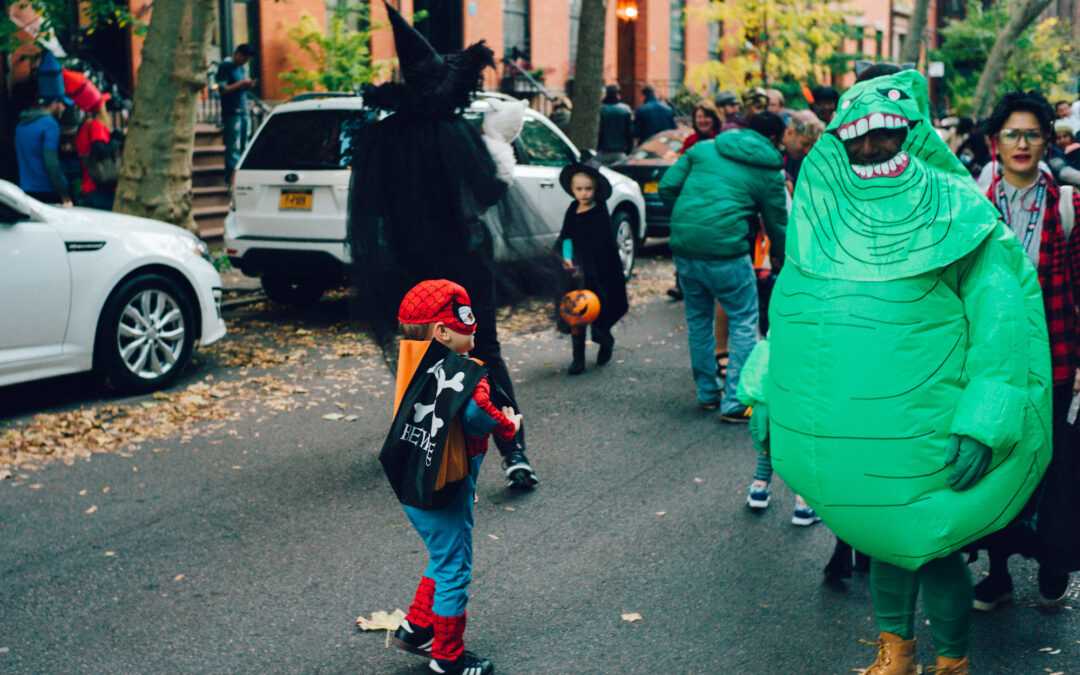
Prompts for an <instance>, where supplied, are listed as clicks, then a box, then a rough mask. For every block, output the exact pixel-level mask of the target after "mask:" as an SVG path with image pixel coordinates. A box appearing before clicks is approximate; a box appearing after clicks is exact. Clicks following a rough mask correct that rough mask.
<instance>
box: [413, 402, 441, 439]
mask: <svg viewBox="0 0 1080 675" xmlns="http://www.w3.org/2000/svg"><path fill="white" fill-rule="evenodd" d="M413 410H414V411H415V412H413V422H420V421H421V420H423V419H424V418H425V417H427V416H428V414H431V437H432V438H434V437H435V434H437V433H438V432H439V429H441V428H442V425H443V421H442V419H440V418H439V417H438V416H437V415H435V404H434V403H432V404H431V405H424V404H423V403H414V404H413Z"/></svg>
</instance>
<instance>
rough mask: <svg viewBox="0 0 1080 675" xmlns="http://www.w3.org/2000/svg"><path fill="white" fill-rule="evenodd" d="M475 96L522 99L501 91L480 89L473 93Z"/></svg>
mask: <svg viewBox="0 0 1080 675" xmlns="http://www.w3.org/2000/svg"><path fill="white" fill-rule="evenodd" d="M473 96H474V97H475V98H497V99H499V100H500V101H520V100H521V99H519V98H517V97H515V96H511V95H509V94H504V93H502V92H501V91H478V92H476V93H474V94H473Z"/></svg>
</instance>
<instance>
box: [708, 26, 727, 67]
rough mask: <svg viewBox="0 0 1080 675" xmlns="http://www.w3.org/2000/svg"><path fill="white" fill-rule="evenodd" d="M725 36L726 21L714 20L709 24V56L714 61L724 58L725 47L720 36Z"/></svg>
mask: <svg viewBox="0 0 1080 675" xmlns="http://www.w3.org/2000/svg"><path fill="white" fill-rule="evenodd" d="M723 36H724V23H723V22H722V21H714V22H712V23H710V24H709V58H710V59H713V60H714V61H721V62H722V61H723V60H724V47H723V45H721V44H720V38H722V37H723Z"/></svg>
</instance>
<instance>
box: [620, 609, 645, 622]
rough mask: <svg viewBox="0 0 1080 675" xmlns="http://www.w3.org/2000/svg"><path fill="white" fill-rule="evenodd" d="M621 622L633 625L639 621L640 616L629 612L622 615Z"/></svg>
mask: <svg viewBox="0 0 1080 675" xmlns="http://www.w3.org/2000/svg"><path fill="white" fill-rule="evenodd" d="M622 620H623V621H626V622H628V623H634V622H635V621H641V614H639V613H637V612H630V613H629V614H623V615H622Z"/></svg>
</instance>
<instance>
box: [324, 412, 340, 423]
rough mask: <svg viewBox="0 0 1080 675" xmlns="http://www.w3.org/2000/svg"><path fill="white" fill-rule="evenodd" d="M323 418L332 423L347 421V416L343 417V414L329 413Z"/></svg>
mask: <svg viewBox="0 0 1080 675" xmlns="http://www.w3.org/2000/svg"><path fill="white" fill-rule="evenodd" d="M322 418H323V419H324V420H330V421H331V422H336V421H338V420H340V419H345V416H344V415H342V414H341V413H327V414H326V415H323V416H322Z"/></svg>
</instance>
